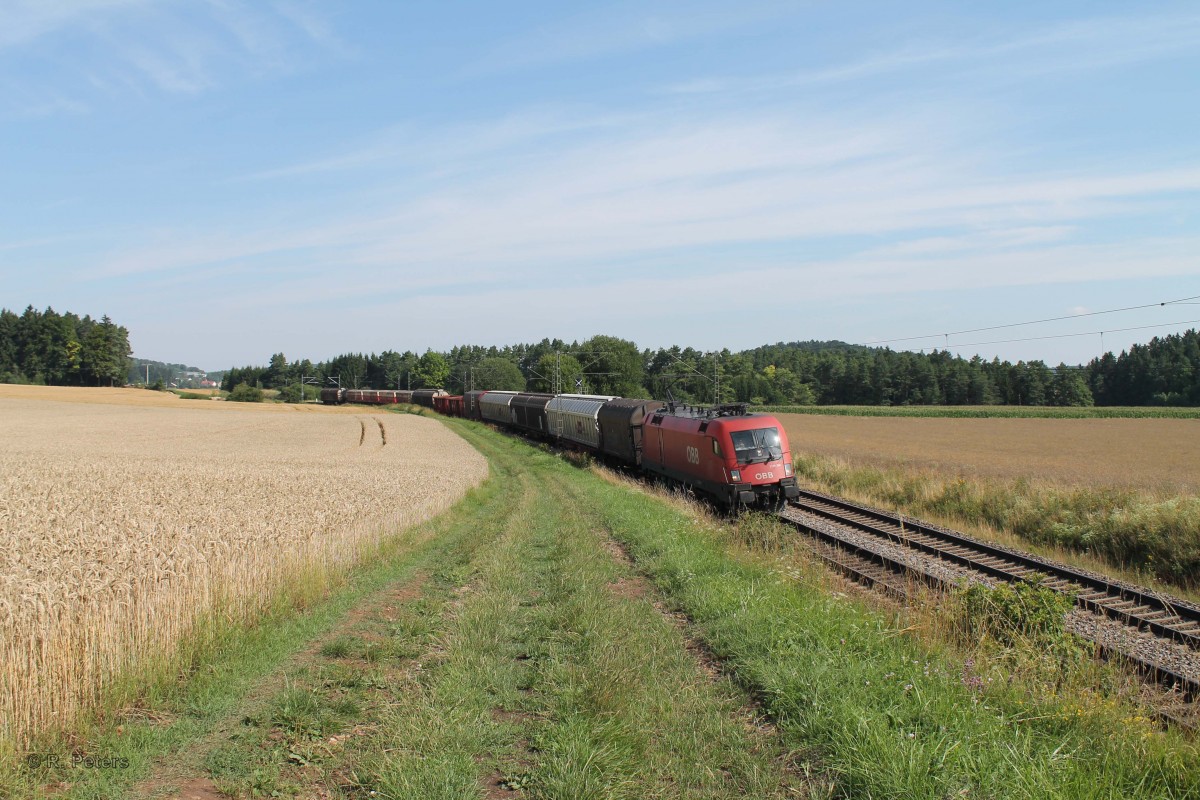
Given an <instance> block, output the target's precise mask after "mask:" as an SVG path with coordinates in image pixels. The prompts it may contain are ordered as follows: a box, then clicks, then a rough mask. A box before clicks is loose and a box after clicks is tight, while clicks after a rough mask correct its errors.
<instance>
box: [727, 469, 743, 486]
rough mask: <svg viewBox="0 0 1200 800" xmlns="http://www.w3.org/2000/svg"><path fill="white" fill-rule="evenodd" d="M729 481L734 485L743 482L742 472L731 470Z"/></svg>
mask: <svg viewBox="0 0 1200 800" xmlns="http://www.w3.org/2000/svg"><path fill="white" fill-rule="evenodd" d="M729 479H730V480H731V481H733V482H734V483H738V482H740V481H741V480H742V471H741V470H740V469H735V470H730V472H729Z"/></svg>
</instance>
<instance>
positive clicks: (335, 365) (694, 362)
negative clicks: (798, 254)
mask: <svg viewBox="0 0 1200 800" xmlns="http://www.w3.org/2000/svg"><path fill="white" fill-rule="evenodd" d="M302 376H304V377H308V378H309V379H310V383H314V384H320V385H322V386H329V385H333V384H334V383H335V382H336V383H337V385H340V386H343V387H346V388H375V389H397V388H398V389H405V388H410V389H419V388H430V387H433V388H444V389H446V390H447V391H449V392H451V393H452V394H458V393H461V392H463V391H466V390H469V389H509V390H517V391H539V392H552V391H559V392H576V393H578V392H582V393H590V394H612V395H621V396H625V397H655V398H667V397H674V398H675V399H677V400H681V401H684V402H694V403H711V402H714V401H719V402H726V403H727V402H747V403H754V404H770V405H813V404H819V405H1030V406H1090V405H1093V404H1095V405H1200V337H1198V335H1197V332H1196V331H1194V330H1192V331H1188V332H1186V333H1184V334H1178V335H1172V336H1166V337H1162V338H1155V339H1153V340H1151V341H1150V342H1149V343H1147V344H1145V345H1135V346H1134V347H1132V348H1131V349H1130V350H1129V351H1127V352H1123V353H1121V354H1120V355H1113V354H1112V353H1107V354H1105V355H1104V356H1103V357H1101V358H1098V359H1094V360H1093V361H1092V362H1090V363H1089V364H1087V365H1086V366H1068V365H1066V364H1059V365H1058V366H1056V367H1051V366H1049V365H1047V364H1045V363H1044V362H1042V361H1037V360H1033V361H1018V362H1017V363H1015V364H1014V363H1011V362H1009V361H1001V360H1000V359H998V358H993V359H992V360H990V361H989V360H985V359H983V358H980V357H979V356H975V357H973V358H969V359H966V358H962V357H960V356H955V355H952V354H950V353H948V352H945V351H938V350H935V351H933V352H931V353H912V352H907V351H894V350H890V349H887V348H872V347H863V346H858V345H849V344H846V343H844V342H817V341H809V342H789V343H779V344H773V345H764V346H762V347H757V348H754V349H752V350H745V351H742V352H738V353H733V352H730V351H729V350H728V349H725V350H721V351H719V352H701V351H698V350H695V349H693V348H690V347H683V348H681V347H678V346H675V347H669V348H659V349H657V350H649V349H639V348H638V346H637V345H636V344H635V343H634V342H631V341H628V340H625V339H620V338H618V337H613V336H594V337H592V338H590V339H587V340H585V341H583V342H578V341H576V342H571V343H567V342H564V341H563V340H561V339H543V340H542V341H541V342H538V343H537V344H517V345H508V346H505V347H500V348H498V347H481V346H476V345H464V346H458V347H454V348H452V349H451V350H450V351H449V352H445V353H439V352H436V351H433V350H427V351H426V352H425V353H423V354H420V355H418V354H417V353H415V352H412V351H406V352H402V353H401V352H396V351H392V350H388V351H385V352H383V353H379V354H374V353H372V354H370V355H366V354H362V353H352V354H345V355H340V356H337V357H336V358H333V359H330V360H329V361H324V362H312V361H309V360H303V361H298V362H289V361H288V359H287V357H286V356H285V355H284V354H283V353H276V354H274V355H273V356H272V357H271V359H270V362H269V364H268V365H267V366H265V367H235V368H233V369H231V370H229V371H228V372H226V373H225V377H224V384H223V387H222V388H224V389H226V390H232V389H233V388H235V387H236V386H238V385H239V384H241V383H246V384H249V385H254V386H260V387H262V388H274V389H281V390H285V391H287V393H288V396H291V395H293V394H295V395H297V396H298V394H299V392H298V389H296V388H292V389H289V388H288V387H298V386H299V383H300V380H301V377H302Z"/></svg>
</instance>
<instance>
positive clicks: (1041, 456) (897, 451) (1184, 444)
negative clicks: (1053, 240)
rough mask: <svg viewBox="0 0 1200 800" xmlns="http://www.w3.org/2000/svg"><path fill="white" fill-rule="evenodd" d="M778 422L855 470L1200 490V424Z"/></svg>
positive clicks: (803, 445) (802, 446) (801, 442)
mask: <svg viewBox="0 0 1200 800" xmlns="http://www.w3.org/2000/svg"><path fill="white" fill-rule="evenodd" d="M778 417H779V421H780V422H782V423H783V426H784V428H785V429H786V430H787V433H788V442H789V444H790V445H791V447H792V449H793V450H794V451H796V452H798V453H812V454H815V455H821V456H834V457H836V458H839V459H841V460H843V461H846V462H848V463H850V464H855V465H870V466H876V467H894V466H899V467H909V468H915V469H920V470H932V471H934V472H940V473H947V474H950V475H953V476H963V477H968V478H983V479H987V478H999V479H1002V480H1011V479H1017V478H1028V479H1032V480H1036V481H1038V482H1045V483H1050V484H1056V485H1062V486H1093V487H1095V486H1120V487H1128V488H1136V489H1142V490H1149V491H1152V492H1161V493H1164V494H1175V493H1179V492H1182V493H1185V494H1195V493H1196V492H1200V420H1190V419H946V418H937V417H931V418H926V417H922V418H906V417H839V416H818V415H809V414H779V415H778Z"/></svg>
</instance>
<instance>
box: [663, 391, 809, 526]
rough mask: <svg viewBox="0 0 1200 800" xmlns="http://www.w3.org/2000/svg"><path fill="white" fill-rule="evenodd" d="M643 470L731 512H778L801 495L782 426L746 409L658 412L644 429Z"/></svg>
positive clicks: (739, 406)
mask: <svg viewBox="0 0 1200 800" xmlns="http://www.w3.org/2000/svg"><path fill="white" fill-rule="evenodd" d="M642 467H643V468H644V469H646V470H647V471H649V472H653V473H656V474H659V475H663V476H665V477H667V478H669V479H671V480H673V481H676V482H678V483H681V484H683V485H684V486H686V487H687V488H689V489H692V490H693V491H695V492H697V493H699V494H704V495H707V496H709V497H710V498H712V499H713V500H715V501H716V502H717V503H719V504H721V505H724V506H728V507H734V506H737V505H758V506H762V507H765V508H769V509H778V508H781V507H782V506H783V504H784V503H785V502H786V501H787V500H788V499H792V498H795V497H798V496H799V490H798V489H797V487H796V478H795V477H794V476H793V475H792V454H791V451H790V449H789V448H788V441H787V433H786V432H785V431H784V429H783V426H782V425H780V424H779V420H777V419H775V417H773V416H770V415H768V414H749V413H747V412H746V406H745V405H744V404H734V405H724V406H716V407H714V408H697V407H694V406H677V407H675V408H671V407H668V408H663V409H659V410H657V411H654V412H653V413H652V414H650V415H649V416H648V417H647V418H646V422H645V425H644V427H643V441H642Z"/></svg>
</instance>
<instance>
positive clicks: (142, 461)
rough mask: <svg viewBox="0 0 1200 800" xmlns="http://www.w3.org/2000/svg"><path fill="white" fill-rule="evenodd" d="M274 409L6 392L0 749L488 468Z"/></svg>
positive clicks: (379, 430) (431, 429) (401, 428)
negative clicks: (439, 467)
mask: <svg viewBox="0 0 1200 800" xmlns="http://www.w3.org/2000/svg"><path fill="white" fill-rule="evenodd" d="M93 400H94V402H92V401H93ZM274 408H275V409H277V410H270V409H271V407H246V406H241V405H237V406H235V405H233V404H227V403H216V402H214V403H200V402H187V401H181V400H179V399H178V398H176V397H175V396H174V395H169V394H163V393H158V392H147V391H144V390H121V389H118V390H46V389H32V388H29V387H12V388H8V387H5V390H4V391H3V394H2V395H0V441H2V442H3V443H4V444H3V449H2V450H0V651H2V652H0V748H5V747H6V748H7V749H9V750H11V749H12V748H13V747H14V746H16V745H19V744H21V743H24V742H26V741H28V740H29V738H30V737H31V736H33V735H35V734H37V733H39V732H41V731H43V730H45V729H47V728H48V727H69V726H70V724H71V722H72V720H73V719H75V718H76V717H77V716H79V715H80V714H85V713H88V712H90V711H92V710H95V709H97V708H101V707H103V706H104V705H105V704H106V703H110V702H113V701H114V698H116V699H119V698H120V696H121V695H122V693H125V694H126V695H128V694H129V693H135V694H136V693H137V692H138V691H140V690H141V688H144V686H145V683H146V681H147V680H150V679H153V678H161V677H162V676H164V675H166V676H170V675H172V674H173V673H174V671H176V670H177V669H178V667H179V665H180V663H183V662H186V660H187V658H188V657H189V652H190V651H188V648H196V647H202V646H203V642H204V640H205V638H206V637H207V636H208V635H209V634H211V633H212V632H213V631H215V630H218V629H220V628H221V627H222V626H225V625H229V624H241V623H244V622H249V621H252V620H254V619H255V618H256V617H257V616H258V615H259V614H261V613H264V612H265V611H267V610H269V609H270V608H271V607H272V606H273V605H274V604H275V603H277V602H279V601H280V596H281V593H283V594H285V595H288V596H290V597H291V600H292V601H296V602H304V601H305V598H306V597H310V596H317V595H320V594H321V593H322V592H324V591H325V589H326V588H327V587H328V585H330V583H331V582H336V581H337V580H338V578H339V576H340V575H341V574H343V573H344V572H345V570H346V569H348V568H349V567H350V566H351V565H353V564H354V563H356V562H357V561H359V560H360V559H361V558H363V557H364V556H366V555H367V554H369V553H371V552H373V551H374V549H375V548H377V547H378V544H379V542H380V541H381V540H382V539H383V538H384V537H386V536H387V535H389V534H390V533H392V532H394V531H395V530H397V529H399V528H402V527H404V526H406V525H410V524H413V523H415V522H419V521H421V520H423V519H426V518H428V517H429V516H431V515H433V514H436V513H437V512H439V511H441V510H443V509H444V508H446V507H447V506H449V505H450V504H452V503H453V502H454V501H455V500H457V499H458V498H459V497H461V496H462V494H463V492H465V491H466V490H467V489H468V488H469V487H470V486H472V485H474V484H475V483H478V482H479V481H480V480H482V479H483V478H484V476H485V475H486V471H487V466H486V463H485V461H484V460H483V459H482V458H481V457H480V456H479V455H478V454H477V453H476V452H475V451H474V450H472V449H471V448H470V447H468V446H467V445H466V444H464V443H463V442H462V440H461V439H459V438H458V437H456V436H454V435H452V434H450V433H448V432H447V431H446V430H445V429H444V428H443V427H442V426H440V425H438V424H437V423H436V422H435V421H433V420H429V419H424V418H420V417H415V416H398V415H394V414H378V413H371V412H368V411H364V410H362V409H358V410H357V413H354V414H353V415H350V414H346V413H333V412H326V410H325V409H314V410H313V411H314V413H308V414H296V413H295V412H293V411H291V410H290V409H287V408H284V407H279V406H276V407H274ZM443 460H450V461H452V462H453V463H454V464H455V465H456V469H455V470H454V472H453V474H452V476H450V477H449V478H447V477H446V476H445V475H442V474H438V475H437V479H436V480H431V479H430V464H432V463H440V462H442V461H443ZM181 648H182V649H181Z"/></svg>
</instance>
